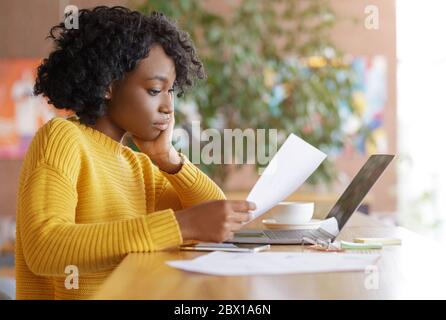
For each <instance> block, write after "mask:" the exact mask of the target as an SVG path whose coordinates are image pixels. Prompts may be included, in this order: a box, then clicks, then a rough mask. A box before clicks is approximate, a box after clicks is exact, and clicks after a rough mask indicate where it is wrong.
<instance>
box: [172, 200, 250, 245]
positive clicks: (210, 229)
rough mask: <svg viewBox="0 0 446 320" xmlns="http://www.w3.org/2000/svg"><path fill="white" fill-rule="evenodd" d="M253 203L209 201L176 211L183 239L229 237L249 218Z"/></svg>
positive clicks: (208, 240) (223, 238) (213, 240)
mask: <svg viewBox="0 0 446 320" xmlns="http://www.w3.org/2000/svg"><path fill="white" fill-rule="evenodd" d="M255 208H256V207H255V204H254V203H252V202H249V201H244V200H217V201H209V202H205V203H202V204H199V205H196V206H194V207H191V208H188V209H184V210H180V211H176V212H175V217H176V219H177V221H178V224H179V226H180V230H181V234H182V236H183V240H198V241H205V242H222V241H225V240H228V239H231V238H232V237H233V235H234V233H233V232H234V231H236V230H239V229H241V227H242V226H243V223H244V222H248V221H249V220H250V218H251V215H250V213H249V211H250V210H254V209H255Z"/></svg>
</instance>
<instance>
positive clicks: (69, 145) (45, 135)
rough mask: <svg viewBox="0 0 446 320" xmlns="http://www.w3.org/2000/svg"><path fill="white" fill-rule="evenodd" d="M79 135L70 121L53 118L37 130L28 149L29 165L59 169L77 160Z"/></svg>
mask: <svg viewBox="0 0 446 320" xmlns="http://www.w3.org/2000/svg"><path fill="white" fill-rule="evenodd" d="M80 135H81V133H80V132H79V130H78V129H77V128H76V126H75V124H73V123H72V122H71V121H69V120H67V119H65V118H61V117H55V118H53V119H51V120H49V121H48V122H47V123H46V124H44V125H43V126H42V127H40V128H39V130H38V131H37V132H36V134H35V136H34V138H33V141H32V142H31V145H30V146H29V148H28V152H27V156H26V157H27V158H30V161H31V163H33V164H34V165H38V163H42V162H45V163H47V164H49V165H52V166H55V167H59V166H64V163H65V164H67V162H74V161H76V159H77V158H78V156H77V154H78V153H79V145H78V143H79V141H80V139H79V138H80Z"/></svg>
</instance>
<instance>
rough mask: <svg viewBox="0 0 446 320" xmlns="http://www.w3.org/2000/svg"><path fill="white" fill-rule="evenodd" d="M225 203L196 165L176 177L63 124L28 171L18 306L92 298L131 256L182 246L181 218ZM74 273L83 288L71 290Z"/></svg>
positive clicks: (42, 135) (55, 122) (35, 149)
mask: <svg viewBox="0 0 446 320" xmlns="http://www.w3.org/2000/svg"><path fill="white" fill-rule="evenodd" d="M224 198H225V196H224V194H223V192H222V191H221V190H220V189H219V188H218V186H217V185H216V184H215V183H213V182H212V181H211V180H210V179H209V178H208V177H207V176H206V175H205V174H203V173H202V172H201V171H200V170H198V168H197V167H195V166H194V165H193V164H192V163H190V162H189V161H188V160H186V162H185V164H183V166H182V168H181V170H180V171H179V172H177V173H176V174H168V173H165V172H162V171H161V170H159V169H158V168H157V167H156V166H155V165H154V164H153V163H152V162H151V161H150V159H149V157H148V156H147V155H145V154H143V153H140V152H135V151H133V150H131V149H130V148H128V147H126V146H124V145H122V144H120V143H118V142H117V141H115V140H113V139H112V138H110V137H109V136H107V135H105V134H103V133H102V132H100V131H98V130H95V129H93V128H90V127H88V126H85V125H83V124H81V123H80V122H79V121H78V120H77V119H76V118H70V119H63V118H54V119H52V120H51V121H49V122H48V123H47V124H45V125H44V126H43V127H42V128H40V129H39V131H38V132H37V134H36V136H35V137H34V139H33V141H32V143H31V145H30V147H29V150H28V153H27V155H26V157H25V160H24V163H23V166H22V169H21V173H20V180H19V190H18V198H17V200H18V201H17V245H16V277H17V299H28V298H31V299H76V298H88V297H89V296H90V295H91V294H93V293H94V292H95V291H96V290H97V288H98V286H99V285H101V283H102V282H103V281H104V279H105V278H106V277H107V276H108V275H109V274H110V272H111V271H112V270H113V268H114V267H116V265H117V264H118V263H119V262H120V261H121V260H122V259H123V258H124V257H125V255H126V254H128V253H130V252H152V251H156V250H162V249H164V248H168V247H172V246H177V245H179V244H181V243H182V237H181V232H180V230H179V227H178V223H177V220H176V219H175V215H174V211H173V210H177V209H181V208H186V207H190V206H193V205H195V204H198V203H201V202H204V201H207V200H212V199H224ZM67 266H75V267H76V268H77V269H78V271H79V277H78V279H79V282H78V284H79V285H78V289H75V288H72V287H73V286H68V288H69V289H67V288H66V285H65V282H66V281H65V280H66V279H67V276H68V275H74V273H73V270H74V269H72V268H73V267H69V268H71V269H67V270H66V268H67ZM66 272H67V273H66ZM72 279H73V278H70V281H68V283H74V282H71V280H72Z"/></svg>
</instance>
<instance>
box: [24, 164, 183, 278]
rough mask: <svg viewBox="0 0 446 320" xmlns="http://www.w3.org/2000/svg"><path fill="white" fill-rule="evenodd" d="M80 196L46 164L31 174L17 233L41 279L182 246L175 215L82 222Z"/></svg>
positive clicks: (105, 265) (167, 211)
mask: <svg viewBox="0 0 446 320" xmlns="http://www.w3.org/2000/svg"><path fill="white" fill-rule="evenodd" d="M76 204H77V193H76V189H75V187H74V186H73V185H72V183H71V182H70V180H69V179H68V178H67V177H65V176H64V175H63V174H61V173H60V171H58V170H56V169H54V168H53V167H51V166H49V165H46V164H42V165H41V166H39V167H38V168H37V169H35V170H34V171H33V173H32V174H31V175H30V176H29V178H28V180H27V181H26V184H25V187H24V189H23V193H22V194H21V195H20V201H19V206H20V210H19V216H18V220H17V229H18V232H20V236H21V239H22V243H23V253H24V257H25V261H26V263H27V265H28V267H29V268H30V270H31V271H32V272H33V273H35V274H37V275H45V276H53V275H65V273H64V271H65V267H66V266H68V265H76V266H77V267H78V268H79V271H80V272H81V273H88V272H94V271H98V270H101V269H105V268H109V267H112V266H113V265H115V264H117V263H119V262H120V261H121V259H122V258H123V257H124V256H125V255H126V254H128V253H130V252H151V251H156V250H161V249H164V248H167V247H171V246H175V245H179V244H181V243H182V236H181V232H180V229H179V225H178V222H177V220H176V219H175V215H174V212H173V211H172V210H171V209H166V210H162V211H158V212H154V213H152V214H150V215H141V217H138V218H135V219H128V220H120V221H113V222H105V223H92V224H77V223H76V221H75V210H76Z"/></svg>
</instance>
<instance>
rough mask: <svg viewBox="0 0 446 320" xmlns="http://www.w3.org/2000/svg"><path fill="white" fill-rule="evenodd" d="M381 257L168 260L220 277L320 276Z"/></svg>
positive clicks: (227, 255)
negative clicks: (314, 274)
mask: <svg viewBox="0 0 446 320" xmlns="http://www.w3.org/2000/svg"><path fill="white" fill-rule="evenodd" d="M379 258H380V254H375V253H373V254H364V253H335V254H334V253H313V252H311V253H308V252H265V253H232V252H212V253H209V254H207V255H204V256H200V257H198V258H195V259H193V260H177V261H167V262H166V263H167V264H168V265H170V266H171V267H174V268H178V269H181V270H185V271H191V272H200V273H206V274H212V275H220V276H243V275H271V274H289V273H318V272H345V271H364V270H365V268H366V267H367V266H369V265H373V264H375V263H376V262H377V261H378V259H379Z"/></svg>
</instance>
